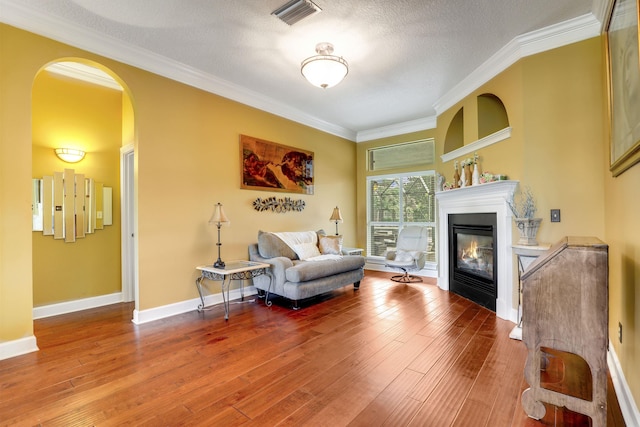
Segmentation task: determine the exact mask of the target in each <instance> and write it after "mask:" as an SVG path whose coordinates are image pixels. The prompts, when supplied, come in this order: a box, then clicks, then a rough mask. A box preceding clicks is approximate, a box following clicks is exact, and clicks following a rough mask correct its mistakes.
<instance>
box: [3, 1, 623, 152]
mask: <svg viewBox="0 0 640 427" xmlns="http://www.w3.org/2000/svg"><path fill="white" fill-rule="evenodd" d="M593 2H594V10H596V9H595V8H596V6H597V10H596V12H597V13H598V14H604V15H606V13H607V12H606V11H607V10H608V9H609V8H610V2H611V0H593ZM0 10H1V13H0V21H1V22H4V23H6V24H9V25H12V26H15V27H18V28H21V29H24V30H27V31H30V32H32V33H34V34H39V35H41V36H44V37H48V38H50V39H53V40H56V41H59V42H61V43H65V44H68V45H70V46H74V47H77V48H79V49H83V50H86V51H89V52H92V53H94V54H97V55H101V56H104V57H107V58H110V59H113V60H116V61H119V62H122V63H124V64H127V65H130V66H134V67H136V68H140V69H142V70H145V71H149V72H152V73H154V74H158V75H160V76H163V77H166V78H169V79H171V80H175V81H178V82H180V83H184V84H187V85H189V86H193V87H196V88H198V89H201V90H204V91H207V92H210V93H213V94H216V95H219V96H222V97H224V98H228V99H231V100H233V101H237V102H239V103H242V104H245V105H248V106H250V107H254V108H257V109H260V110H262V111H265V112H268V113H272V114H275V115H277V116H280V117H283V118H286V119H289V120H292V121H294V122H297V123H301V124H303V125H306V126H309V127H312V128H315V129H318V130H321V131H323V132H327V133H329V134H332V135H336V136H339V137H342V138H345V139H348V140H350V141H356V142H363V141H370V140H372V139H377V138H384V137H389V136H396V135H401V134H404V133H409V132H415V131H419V130H425V129H432V128H434V127H435V126H436V124H435V123H436V117H437V116H438V115H440V114H441V113H442V112H444V111H445V110H447V109H448V108H451V107H452V106H453V105H455V104H456V103H457V102H459V101H461V100H462V99H464V98H465V97H466V96H468V95H469V94H470V93H472V92H473V91H474V90H476V89H477V88H478V87H480V86H481V85H482V84H484V83H486V82H488V81H489V80H490V79H492V78H493V77H495V76H496V75H498V74H499V73H500V72H502V71H504V70H505V69H506V68H507V67H509V66H510V65H512V64H513V63H515V62H516V61H518V60H519V59H521V58H523V57H526V56H529V55H533V54H535V53H539V52H543V51H545V50H549V49H554V48H557V47H560V46H563V45H566V44H570V43H575V42H578V41H581V40H585V39H588V38H591V37H595V36H597V35H599V34H600V33H601V31H602V23H601V22H600V21H599V20H598V19H597V18H596V16H594V15H593V14H592V13H589V14H586V15H583V16H581V17H578V18H575V19H571V20H568V21H565V22H562V23H560V24H556V25H552V26H549V27H546V28H543V29H541V30H538V31H533V32H530V33H527V34H524V35H522V36H518V37H516V38H515V39H513V40H512V41H511V42H509V43H508V44H507V45H506V46H504V47H503V48H502V49H500V50H499V51H498V52H497V53H496V54H495V55H493V56H492V57H491V58H489V59H488V60H487V61H485V62H484V63H483V64H482V65H480V67H478V68H477V69H476V70H475V71H473V72H472V73H471V74H470V75H469V76H467V77H466V78H465V79H463V80H462V81H461V82H460V83H458V84H457V85H456V86H455V87H453V89H451V90H450V91H449V92H447V93H446V94H445V95H444V96H443V97H442V98H440V99H439V100H438V101H437V102H436V103H435V104H434V109H435V111H436V116H434V117H427V118H424V119H418V120H412V121H408V122H403V123H398V124H394V125H389V126H383V127H380V128H374V129H369V130H363V131H360V132H355V131H353V130H351V129H347V128H344V127H342V126H338V125H335V124H332V123H329V122H326V121H324V120H321V119H318V118H317V117H314V116H312V115H310V114H307V113H304V112H302V111H300V110H298V109H295V108H291V107H290V106H288V105H285V104H283V103H280V102H279V101H277V100H274V99H273V98H270V97H267V96H265V95H262V94H260V93H257V92H254V91H251V90H248V89H246V88H244V87H241V86H238V85H235V84H233V83H231V82H229V81H226V80H223V79H220V78H218V77H216V76H213V75H211V74H207V73H203V72H202V71H200V70H197V69H195V68H193V67H190V66H188V65H186V64H182V63H179V62H177V61H172V60H169V59H167V58H166V57H163V56H161V55H157V54H155V53H152V52H150V51H148V50H145V49H140V48H136V47H134V46H131V45H127V44H125V43H123V42H122V41H120V40H118V39H115V38H113V37H108V36H104V35H99V34H97V33H95V32H94V31H92V30H90V29H86V28H82V27H78V26H76V25H75V24H73V23H71V22H69V21H66V20H63V19H60V18H55V17H53V16H51V15H47V14H44V13H40V12H38V11H35V10H33V9H31V8H29V7H28V6H25V5H23V4H21V3H20V2H19V1H18V0H0Z"/></svg>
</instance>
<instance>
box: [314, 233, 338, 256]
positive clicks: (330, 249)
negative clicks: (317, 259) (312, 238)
mask: <svg viewBox="0 0 640 427" xmlns="http://www.w3.org/2000/svg"><path fill="white" fill-rule="evenodd" d="M318 247H319V249H320V253H321V254H322V255H341V254H342V236H320V239H319V240H318Z"/></svg>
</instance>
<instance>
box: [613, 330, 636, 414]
mask: <svg viewBox="0 0 640 427" xmlns="http://www.w3.org/2000/svg"><path fill="white" fill-rule="evenodd" d="M607 365H608V366H609V374H610V375H611V381H612V382H613V388H614V389H615V390H616V397H617V398H618V403H619V404H620V410H621V411H622V417H623V418H624V422H625V424H626V425H628V426H640V411H638V406H637V405H636V401H635V400H634V398H633V395H632V394H631V389H630V388H629V384H628V383H627V380H626V378H625V377H624V372H622V366H621V365H620V360H619V359H618V355H617V354H616V352H615V350H614V348H613V345H612V344H611V342H609V351H608V352H607Z"/></svg>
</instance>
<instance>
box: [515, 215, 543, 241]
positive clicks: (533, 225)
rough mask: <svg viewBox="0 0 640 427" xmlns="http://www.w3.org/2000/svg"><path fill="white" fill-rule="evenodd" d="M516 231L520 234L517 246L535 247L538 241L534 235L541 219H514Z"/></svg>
mask: <svg viewBox="0 0 640 427" xmlns="http://www.w3.org/2000/svg"><path fill="white" fill-rule="evenodd" d="M514 221H515V222H516V226H517V227H518V231H519V232H520V240H518V244H519V245H526V246H536V245H537V244H538V241H537V240H536V235H537V234H538V228H540V223H541V222H542V218H514Z"/></svg>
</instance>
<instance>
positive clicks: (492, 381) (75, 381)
mask: <svg viewBox="0 0 640 427" xmlns="http://www.w3.org/2000/svg"><path fill="white" fill-rule="evenodd" d="M389 277H390V275H389V274H385V273H378V272H371V271H367V272H366V276H365V279H364V280H363V281H362V284H361V287H360V290H359V291H357V292H354V290H353V287H352V286H347V287H345V288H343V289H341V290H338V291H335V292H333V293H331V294H329V295H327V296H324V297H322V299H321V300H316V301H314V302H313V304H310V305H309V304H307V305H303V307H304V308H303V309H301V310H299V311H293V310H290V309H289V308H287V307H286V306H285V305H284V304H285V303H284V302H283V301H276V303H274V305H273V306H272V307H266V306H265V305H264V303H263V302H262V301H258V302H256V303H245V304H235V305H232V306H231V313H230V319H229V321H228V322H225V321H224V318H223V309H222V306H220V307H216V308H214V309H213V310H211V311H208V312H205V313H203V314H201V313H198V312H195V311H194V312H191V313H186V314H183V315H179V316H174V317H171V318H168V319H164V320H159V321H156V322H151V323H148V324H144V325H139V326H137V325H135V324H133V323H131V321H130V319H131V314H132V310H133V306H132V305H131V304H116V305H112V306H108V307H103V308H99V309H94V310H87V311H84V312H78V313H73V314H68V315H63V316H57V317H52V318H48V319H43V320H37V321H36V322H35V335H36V337H37V340H38V345H39V347H40V351H39V352H35V353H31V354H27V355H24V356H20V357H15V358H12V359H8V360H4V361H0V425H25V426H29V425H43V426H85V425H100V426H103V425H104V426H111V425H113V426H116V425H118V426H119V425H148V426H174V425H180V426H184V425H206V426H233V425H241V424H242V425H252V426H253V425H255V426H273V425H281V426H300V425H305V426H405V425H411V426H450V425H453V426H474V427H475V426H491V427H493V426H526V427H533V426H550V425H558V426H582V425H588V420H585V419H584V418H580V417H578V416H575V415H573V414H570V413H568V412H566V411H562V410H560V409H555V408H548V410H547V415H546V416H545V418H544V419H543V420H541V421H534V420H532V419H529V418H527V416H526V414H525V413H524V411H523V410H522V407H521V404H520V395H521V393H522V391H523V390H524V389H525V388H526V383H525V382H524V378H523V372H524V363H525V358H526V349H525V347H524V344H523V343H522V342H520V341H514V340H511V339H509V338H508V334H509V331H510V330H511V328H512V327H513V324H512V323H510V322H507V321H504V320H501V319H498V318H496V316H495V313H493V312H490V311H488V310H486V309H484V308H482V307H480V306H478V305H476V304H474V303H471V302H469V301H467V300H465V299H463V298H461V297H458V296H456V295H454V294H451V293H448V292H443V291H441V290H440V289H438V288H437V286H435V285H433V284H429V283H426V282H425V283H422V284H413V285H402V284H397V283H394V282H391V281H390V280H388V278H389ZM607 425H608V426H623V425H624V422H623V420H622V415H621V413H620V408H619V406H618V403H617V401H616V398H615V394H614V392H613V387H612V385H611V384H610V386H609V399H608V424H607Z"/></svg>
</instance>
